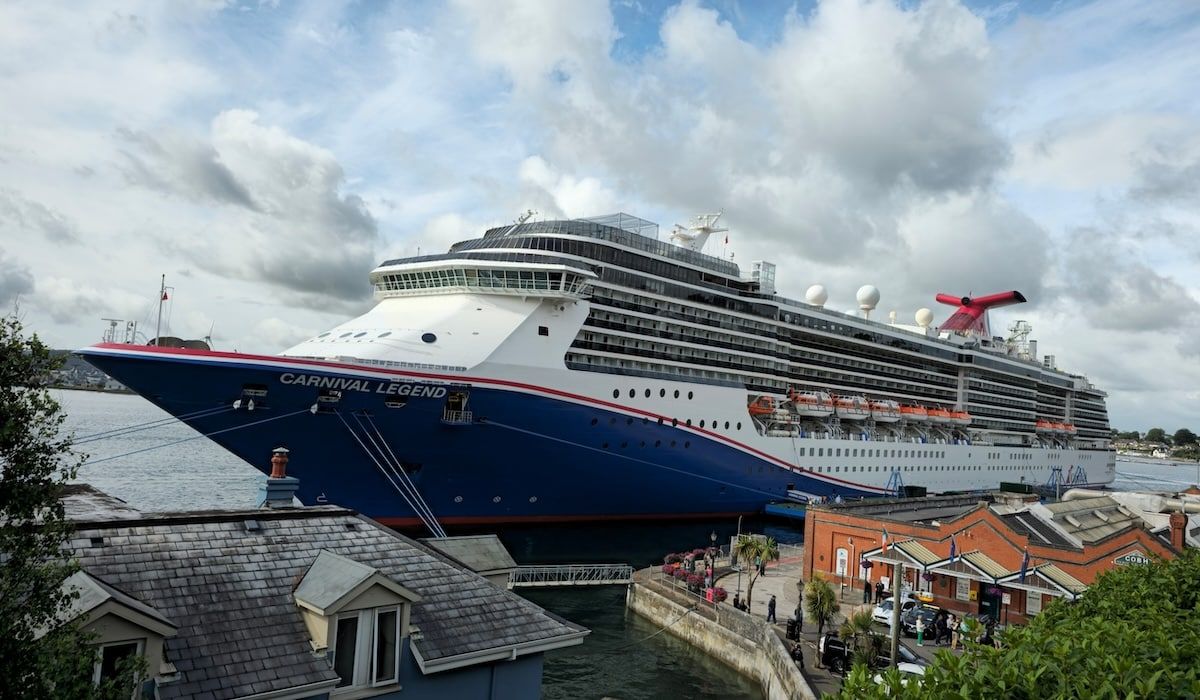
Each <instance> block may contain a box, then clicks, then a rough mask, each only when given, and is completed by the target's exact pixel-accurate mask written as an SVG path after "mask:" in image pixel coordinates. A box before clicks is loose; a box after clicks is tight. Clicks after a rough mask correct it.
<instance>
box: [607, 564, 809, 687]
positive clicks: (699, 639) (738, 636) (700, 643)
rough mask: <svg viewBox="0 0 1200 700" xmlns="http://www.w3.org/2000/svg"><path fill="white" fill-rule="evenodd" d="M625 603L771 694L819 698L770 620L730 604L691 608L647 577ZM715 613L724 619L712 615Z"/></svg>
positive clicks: (635, 585) (633, 586) (631, 590)
mask: <svg viewBox="0 0 1200 700" xmlns="http://www.w3.org/2000/svg"><path fill="white" fill-rule="evenodd" d="M625 604H626V606H627V607H628V608H629V609H630V610H632V611H633V612H635V613H637V614H638V615H641V616H643V617H645V618H647V619H649V620H651V621H652V622H655V623H656V624H658V625H659V626H662V627H665V628H666V629H667V631H668V632H670V633H671V634H673V635H675V636H676V637H679V638H680V639H683V640H685V641H686V642H688V643H689V644H691V645H692V646H694V647H696V648H697V649H700V650H701V651H703V652H705V653H706V654H708V655H709V656H711V657H713V658H715V659H717V660H718V661H721V662H722V663H724V664H725V665H727V666H729V667H731V668H733V669H734V670H735V671H737V672H738V673H741V674H742V675H744V676H746V677H747V678H752V679H754V680H757V681H758V683H759V685H760V686H761V687H762V690H763V695H765V696H766V697H767V700H791V699H793V698H803V699H804V700H815V699H816V695H815V694H814V693H813V691H812V688H810V687H809V685H808V681H807V680H805V678H804V675H803V674H802V673H801V672H800V669H799V668H798V667H797V666H796V664H795V662H793V661H792V659H791V656H790V655H789V654H788V650H787V647H785V646H784V644H783V641H782V640H780V639H779V637H778V635H776V634H775V632H774V631H773V630H772V629H771V628H770V626H768V625H767V624H766V623H765V622H762V621H760V620H755V619H754V618H752V617H751V616H749V615H747V614H745V613H743V612H741V611H739V610H734V609H733V607H732V606H725V605H721V606H717V608H716V609H715V610H714V609H713V608H703V609H698V610H696V611H694V612H691V613H688V612H687V611H688V609H689V608H688V606H684V605H681V604H679V603H677V602H675V601H674V600H671V599H670V598H668V597H667V596H664V595H662V594H660V593H658V592H656V591H654V590H652V588H651V587H650V586H648V585H645V584H641V583H632V584H630V585H629V588H628V590H627V592H626V594H625ZM718 616H719V617H718ZM713 617H718V619H716V620H714V619H710V618H713ZM743 618H744V619H743Z"/></svg>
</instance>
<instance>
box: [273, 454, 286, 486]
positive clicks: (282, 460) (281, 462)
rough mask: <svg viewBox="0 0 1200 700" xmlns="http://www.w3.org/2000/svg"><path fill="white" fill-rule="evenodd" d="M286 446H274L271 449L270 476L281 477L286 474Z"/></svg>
mask: <svg viewBox="0 0 1200 700" xmlns="http://www.w3.org/2000/svg"><path fill="white" fill-rule="evenodd" d="M287 463H288V448H286V447H276V448H275V449H274V450H271V478H272V479H282V478H283V477H285V476H287Z"/></svg>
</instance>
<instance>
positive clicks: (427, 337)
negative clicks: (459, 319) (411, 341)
mask: <svg viewBox="0 0 1200 700" xmlns="http://www.w3.org/2000/svg"><path fill="white" fill-rule="evenodd" d="M421 340H422V341H424V342H426V343H436V342H437V336H436V335H434V334H432V333H422V334H421Z"/></svg>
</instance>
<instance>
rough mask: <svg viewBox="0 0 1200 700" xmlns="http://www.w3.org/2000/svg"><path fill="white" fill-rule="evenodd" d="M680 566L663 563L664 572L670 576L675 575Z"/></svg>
mask: <svg viewBox="0 0 1200 700" xmlns="http://www.w3.org/2000/svg"><path fill="white" fill-rule="evenodd" d="M678 568H679V565H678V564H663V565H662V572H663V573H664V574H667V575H668V576H673V575H675V569H678Z"/></svg>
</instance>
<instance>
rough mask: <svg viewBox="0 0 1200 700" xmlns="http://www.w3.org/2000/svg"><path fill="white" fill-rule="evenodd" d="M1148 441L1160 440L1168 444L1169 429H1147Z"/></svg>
mask: <svg viewBox="0 0 1200 700" xmlns="http://www.w3.org/2000/svg"><path fill="white" fill-rule="evenodd" d="M1145 439H1146V442H1160V443H1163V444H1166V442H1167V431H1165V430H1163V429H1162V428H1151V429H1149V430H1147V431H1146V438H1145Z"/></svg>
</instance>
